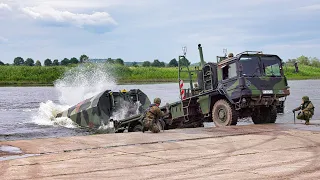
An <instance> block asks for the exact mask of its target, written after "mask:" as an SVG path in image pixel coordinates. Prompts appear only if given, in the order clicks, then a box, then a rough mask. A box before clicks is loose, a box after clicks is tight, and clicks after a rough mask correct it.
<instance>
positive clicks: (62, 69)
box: [0, 65, 320, 86]
mask: <svg viewBox="0 0 320 180" xmlns="http://www.w3.org/2000/svg"><path fill="white" fill-rule="evenodd" d="M77 68H79V67H67V66H52V67H43V66H40V67H35V66H34V67H29V66H0V86H53V84H54V82H55V81H56V80H58V79H59V78H62V77H63V76H64V73H66V72H68V73H70V72H72V71H74V72H75V71H77ZM85 68H87V69H88V71H91V70H92V68H94V67H93V66H90V67H85ZM103 68H105V72H107V73H108V74H109V75H111V76H112V77H114V78H116V81H117V83H119V84H128V83H156V82H177V80H178V68H177V67H168V68H157V67H127V66H104V67H103ZM191 68H192V67H191ZM284 70H285V74H286V76H287V79H288V80H305V79H320V68H317V67H312V66H303V65H301V66H300V67H299V70H300V71H299V73H294V67H293V66H285V67H284ZM182 77H183V78H187V74H186V73H185V74H183V75H182Z"/></svg>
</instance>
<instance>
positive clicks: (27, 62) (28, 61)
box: [24, 58, 34, 66]
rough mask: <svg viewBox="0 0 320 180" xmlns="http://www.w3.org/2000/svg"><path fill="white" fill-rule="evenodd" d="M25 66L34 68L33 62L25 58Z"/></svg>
mask: <svg viewBox="0 0 320 180" xmlns="http://www.w3.org/2000/svg"><path fill="white" fill-rule="evenodd" d="M24 64H25V65H26V66H34V60H33V59H31V58H27V59H26V61H25V62H24Z"/></svg>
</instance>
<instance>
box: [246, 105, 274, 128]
mask: <svg viewBox="0 0 320 180" xmlns="http://www.w3.org/2000/svg"><path fill="white" fill-rule="evenodd" d="M251 118H252V121H253V123H254V124H266V123H275V122H276V120H277V108H276V107H275V106H270V107H261V108H257V109H255V111H254V112H253V113H252V115H251Z"/></svg>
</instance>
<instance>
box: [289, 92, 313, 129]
mask: <svg viewBox="0 0 320 180" xmlns="http://www.w3.org/2000/svg"><path fill="white" fill-rule="evenodd" d="M298 110H301V111H300V112H299V114H298V116H297V119H300V120H305V121H306V122H305V125H309V120H310V119H311V118H312V116H313V115H314V106H313V104H312V102H311V101H310V100H309V97H308V96H303V97H302V103H301V105H300V106H299V107H297V108H295V109H293V110H292V112H293V113H294V112H295V111H298Z"/></svg>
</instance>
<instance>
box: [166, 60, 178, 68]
mask: <svg viewBox="0 0 320 180" xmlns="http://www.w3.org/2000/svg"><path fill="white" fill-rule="evenodd" d="M168 66H169V67H178V61H177V60H176V58H174V59H171V61H170V62H169V64H168Z"/></svg>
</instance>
